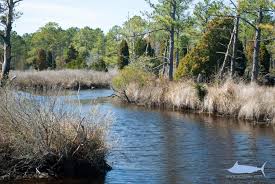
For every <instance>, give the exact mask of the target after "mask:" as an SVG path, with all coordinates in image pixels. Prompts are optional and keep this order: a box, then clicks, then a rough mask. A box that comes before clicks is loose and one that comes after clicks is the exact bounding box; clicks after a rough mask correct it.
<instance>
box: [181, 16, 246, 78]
mask: <svg viewBox="0 0 275 184" xmlns="http://www.w3.org/2000/svg"><path fill="white" fill-rule="evenodd" d="M232 27H233V19H232V18H226V19H224V18H221V19H220V18H216V19H213V20H211V21H210V22H209V23H208V26H207V29H206V32H205V33H204V34H203V37H202V39H201V40H200V41H199V42H198V44H197V45H196V46H195V47H194V48H193V49H192V50H191V51H190V52H189V53H188V54H187V55H186V56H185V57H184V58H183V59H182V61H181V62H180V65H179V68H178V70H177V73H176V78H177V79H179V78H182V77H186V76H189V77H197V76H198V75H199V74H203V75H204V77H207V78H210V77H212V76H213V75H215V74H216V73H217V72H218V71H219V69H220V67H221V65H222V61H223V58H224V53H225V52H226V49H227V48H226V47H225V46H224V45H226V43H228V40H229V39H230V35H231V30H232ZM237 41H238V42H237V43H238V45H237V49H238V50H239V52H238V55H237V58H238V59H237V62H236V71H237V72H238V74H239V75H240V76H242V75H243V74H244V70H245V67H246V58H245V55H244V54H243V46H242V44H241V42H240V41H239V40H237ZM225 67H229V66H228V65H226V66H225Z"/></svg>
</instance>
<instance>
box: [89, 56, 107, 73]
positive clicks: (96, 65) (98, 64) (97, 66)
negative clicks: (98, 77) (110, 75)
mask: <svg viewBox="0 0 275 184" xmlns="http://www.w3.org/2000/svg"><path fill="white" fill-rule="evenodd" d="M90 68H91V69H93V70H95V71H104V72H108V69H107V65H106V63H105V61H104V60H103V59H102V58H100V59H99V60H98V61H94V62H93V63H92V64H91V66H90Z"/></svg>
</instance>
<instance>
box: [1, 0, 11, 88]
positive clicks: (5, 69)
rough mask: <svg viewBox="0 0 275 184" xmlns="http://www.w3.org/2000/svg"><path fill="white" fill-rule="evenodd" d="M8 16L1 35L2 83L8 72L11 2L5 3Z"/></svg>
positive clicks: (9, 0)
mask: <svg viewBox="0 0 275 184" xmlns="http://www.w3.org/2000/svg"><path fill="white" fill-rule="evenodd" d="M7 5H8V6H7V8H8V14H7V16H6V20H5V25H6V27H5V30H4V35H2V38H3V42H4V62H3V64H2V83H5V81H6V80H7V79H8V77H9V71H10V62H11V30H12V19H13V9H14V2H13V0H8V1H7Z"/></svg>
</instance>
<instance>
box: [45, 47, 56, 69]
mask: <svg viewBox="0 0 275 184" xmlns="http://www.w3.org/2000/svg"><path fill="white" fill-rule="evenodd" d="M46 60H47V66H48V68H51V69H55V68H56V63H55V59H54V57H53V53H52V51H48V52H47V59H46Z"/></svg>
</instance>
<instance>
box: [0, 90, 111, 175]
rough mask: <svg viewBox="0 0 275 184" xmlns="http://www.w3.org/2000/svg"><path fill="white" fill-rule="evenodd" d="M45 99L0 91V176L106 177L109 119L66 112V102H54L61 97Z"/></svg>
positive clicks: (102, 116) (96, 115)
mask: <svg viewBox="0 0 275 184" xmlns="http://www.w3.org/2000/svg"><path fill="white" fill-rule="evenodd" d="M45 95H46V96H44V97H43V98H38V97H35V96H33V95H30V94H26V93H15V92H12V91H10V90H3V89H2V90H1V94H0V99H1V100H0V102H1V105H0V120H1V123H0V132H1V136H0V161H1V165H0V176H4V175H5V176H8V177H9V179H14V178H18V177H33V176H34V175H38V173H43V175H47V176H55V177H63V176H71V177H89V176H91V175H93V174H95V175H97V174H98V175H105V174H106V171H107V170H108V169H109V167H108V165H107V164H106V156H107V154H108V145H107V144H106V130H107V128H108V124H109V123H110V122H111V119H112V117H111V116H110V115H107V116H106V114H101V113H99V111H92V112H91V114H90V115H89V116H84V115H83V114H81V113H80V112H78V111H74V110H72V108H71V109H69V108H67V107H68V105H66V104H65V101H66V103H68V100H69V99H64V98H59V97H58V96H59V95H64V94H60V92H57V93H56V94H54V96H50V97H49V96H48V94H45ZM55 96H57V97H55ZM65 98H66V97H65Z"/></svg>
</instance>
